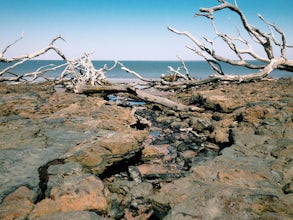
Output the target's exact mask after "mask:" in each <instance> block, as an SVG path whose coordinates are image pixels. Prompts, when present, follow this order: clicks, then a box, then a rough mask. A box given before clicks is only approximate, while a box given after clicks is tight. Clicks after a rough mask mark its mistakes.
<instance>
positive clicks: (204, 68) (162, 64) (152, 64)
mask: <svg viewBox="0 0 293 220" xmlns="http://www.w3.org/2000/svg"><path fill="white" fill-rule="evenodd" d="M120 62H121V63H123V64H124V66H126V67H127V68H129V69H131V70H133V71H135V72H137V73H139V74H140V75H142V76H143V77H145V78H148V79H159V78H160V76H161V74H168V66H172V67H173V68H174V69H177V67H181V66H182V64H181V62H180V61H120ZM62 63H64V61H62V60H30V61H27V62H25V63H23V64H21V65H20V66H17V67H16V68H14V69H13V70H11V72H13V73H16V74H23V73H29V72H33V71H35V70H36V69H38V68H40V67H42V66H46V65H49V64H54V65H60V64H62ZM93 64H94V66H95V67H96V69H99V68H101V67H103V66H104V64H107V65H108V67H111V66H112V65H113V64H114V61H93ZM185 64H186V66H187V68H188V69H189V72H190V75H191V76H192V77H195V78H196V79H203V78H207V77H208V76H210V75H212V74H214V72H213V70H212V69H211V68H210V66H209V65H208V64H207V63H206V62H205V61H185ZM8 65H11V64H7V63H1V62H0V70H1V69H4V68H5V67H7V66H8ZM222 69H223V70H224V71H225V73H226V74H240V75H244V74H249V73H254V72H257V71H258V70H251V69H247V68H242V67H236V66H232V65H228V64H225V63H223V64H222ZM62 70H63V69H59V70H56V71H54V72H50V73H46V76H47V77H57V76H59V75H60V73H61V72H62ZM182 72H184V71H183V69H182ZM106 76H107V77H108V78H109V79H134V78H136V77H135V76H133V75H131V74H129V73H126V72H125V71H123V70H121V69H120V66H117V67H116V68H115V69H113V70H112V71H110V72H107V73H106ZM271 76H272V77H274V78H280V77H287V76H292V73H290V72H287V71H280V70H275V71H274V72H272V73H271Z"/></svg>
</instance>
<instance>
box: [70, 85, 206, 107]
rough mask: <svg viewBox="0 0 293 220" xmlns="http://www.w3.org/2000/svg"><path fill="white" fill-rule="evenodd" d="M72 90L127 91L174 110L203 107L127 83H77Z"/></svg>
mask: <svg viewBox="0 0 293 220" xmlns="http://www.w3.org/2000/svg"><path fill="white" fill-rule="evenodd" d="M74 92H75V93H78V94H90V93H99V92H108V93H111V92H113V93H118V92H127V93H130V94H133V95H135V96H136V97H137V98H139V99H141V100H144V101H147V102H151V103H156V104H160V105H163V106H166V107H168V108H171V109H173V110H175V111H198V112H203V111H204V109H203V108H199V107H196V106H187V105H183V104H181V103H177V102H174V101H172V100H170V99H168V98H165V97H161V96H156V95H153V94H150V93H148V92H145V91H143V90H141V89H137V88H135V87H133V86H130V85H127V84H125V85H110V86H90V85H82V84H78V85H75V87H74Z"/></svg>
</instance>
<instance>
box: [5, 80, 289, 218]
mask: <svg viewBox="0 0 293 220" xmlns="http://www.w3.org/2000/svg"><path fill="white" fill-rule="evenodd" d="M292 88H293V79H292V78H285V79H279V80H272V81H259V82H253V83H241V84H235V83H234V84H225V83H214V84H212V85H206V86H202V87H199V88H194V89H190V90H186V91H181V92H173V93H164V94H162V95H164V96H168V97H169V98H170V99H173V100H176V101H179V102H182V103H183V104H185V105H195V106H199V107H201V108H204V109H205V111H204V112H202V113H198V112H177V111H174V110H170V109H167V108H164V107H162V106H159V105H155V104H145V105H142V106H137V107H136V115H138V116H141V117H143V118H144V119H146V120H148V121H149V122H150V123H151V126H150V127H148V126H142V125H141V124H139V122H138V121H137V119H136V117H134V115H133V114H132V107H121V106H117V105H116V103H115V102H110V101H105V100H104V99H102V98H101V97H99V96H98V95H91V96H85V95H77V94H73V93H68V92H66V91H63V89H62V88H59V87H56V86H55V87H54V85H52V84H48V83H47V84H42V83H41V84H30V85H12V84H11V85H6V84H2V85H1V88H0V93H1V98H0V108H1V111H0V112H1V113H0V114H1V115H0V121H1V126H0V137H1V138H0V151H1V154H0V161H1V166H0V170H1V177H0V201H1V204H0V218H1V219H15V218H19V219H129V220H130V219H236V218H238V219H292V218H293V211H292V210H293V183H292V180H293V140H292V137H293V124H292V119H293V114H292V112H293V91H292ZM124 104H125V103H124ZM126 106H127V103H126Z"/></svg>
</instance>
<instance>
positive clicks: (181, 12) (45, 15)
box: [0, 0, 293, 60]
mask: <svg viewBox="0 0 293 220" xmlns="http://www.w3.org/2000/svg"><path fill="white" fill-rule="evenodd" d="M230 1H232V0H230ZM233 2H234V1H232V3H233ZM217 4H219V3H218V2H217V1H216V0H0V21H1V29H0V50H1V51H2V50H3V49H4V48H5V46H6V45H8V44H10V43H12V42H13V41H14V40H16V39H17V38H19V37H20V36H21V35H22V33H23V35H24V38H23V39H22V40H21V41H20V42H18V43H17V44H16V45H14V46H13V47H11V48H10V49H9V51H8V52H7V54H6V56H7V57H10V56H16V55H21V54H25V53H32V52H35V51H38V50H40V49H41V48H43V47H45V46H46V45H47V44H48V42H50V41H51V39H53V38H54V37H55V36H56V35H58V34H61V35H62V36H63V38H64V39H65V40H66V42H63V41H58V42H56V45H57V46H58V47H59V48H60V49H61V50H62V51H63V52H64V53H65V55H66V56H67V57H68V58H71V59H73V58H77V57H80V56H82V55H83V53H84V52H88V53H89V52H92V51H94V52H93V54H92V55H91V58H92V59H93V60H177V57H176V56H177V55H178V56H180V57H181V58H182V59H184V60H198V59H200V57H198V56H197V55H196V54H194V53H193V52H192V51H190V50H188V49H186V47H185V46H186V45H189V46H193V44H192V42H191V41H190V40H188V39H186V38H185V37H184V36H179V35H176V34H174V33H172V32H170V31H169V30H167V26H171V27H173V28H176V29H178V30H181V31H186V30H187V31H189V32H190V33H192V34H193V35H194V36H195V37H197V38H199V39H201V38H202V37H203V36H207V37H208V38H209V39H214V40H215V41H216V42H217V41H218V39H217V38H215V35H214V32H213V29H212V27H211V25H210V22H209V21H208V20H207V19H205V18H203V17H195V16H194V14H195V13H196V12H198V10H199V8H201V7H210V6H214V5H217ZM238 6H239V7H240V8H241V9H242V11H243V12H244V13H245V15H246V17H247V19H248V21H249V22H250V23H251V24H253V25H254V26H257V27H260V28H261V29H262V28H263V30H266V29H265V28H266V27H265V25H263V23H262V22H261V21H260V20H259V19H258V17H257V13H260V14H262V15H263V16H264V17H265V18H266V19H267V20H268V21H270V22H273V23H275V24H278V25H279V27H280V28H281V29H282V30H283V31H284V32H285V34H286V36H287V42H288V44H291V45H293V30H292V24H291V22H292V21H293V14H292V8H293V1H292V0H238ZM215 18H216V25H217V29H218V30H220V31H221V32H227V33H231V34H234V35H235V36H236V35H237V31H236V28H235V27H234V26H237V27H239V26H241V25H240V24H239V19H238V18H237V17H236V16H235V15H233V13H231V12H229V11H228V10H225V11H223V12H222V13H217V14H216V17H215ZM239 30H240V33H241V34H242V35H243V36H245V32H244V31H243V30H241V28H240V27H239ZM246 37H247V36H246ZM217 43H218V44H217V46H216V49H217V50H218V51H219V53H220V54H225V55H227V56H231V57H233V54H229V53H228V52H227V48H226V49H225V47H224V45H223V43H222V42H220V41H219V42H217ZM256 50H257V51H259V53H262V50H261V48H258V47H256ZM287 56H288V58H290V59H292V58H293V49H291V50H288V54H287ZM39 59H59V57H58V56H56V54H55V53H53V52H50V53H47V54H46V55H44V56H42V57H40V58H39Z"/></svg>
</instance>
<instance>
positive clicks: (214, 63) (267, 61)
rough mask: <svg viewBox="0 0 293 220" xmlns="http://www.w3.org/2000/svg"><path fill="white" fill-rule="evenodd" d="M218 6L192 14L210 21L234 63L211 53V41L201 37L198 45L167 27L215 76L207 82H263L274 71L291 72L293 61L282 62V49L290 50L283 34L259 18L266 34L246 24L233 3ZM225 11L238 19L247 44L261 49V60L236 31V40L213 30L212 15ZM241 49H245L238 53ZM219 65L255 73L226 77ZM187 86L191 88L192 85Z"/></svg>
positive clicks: (284, 56)
mask: <svg viewBox="0 0 293 220" xmlns="http://www.w3.org/2000/svg"><path fill="white" fill-rule="evenodd" d="M218 2H219V3H220V4H219V5H217V6H214V7H211V8H201V9H200V10H199V13H196V16H203V17H205V18H207V19H209V20H210V21H211V25H212V27H213V30H214V32H215V35H216V36H217V37H218V38H220V39H221V40H222V42H223V43H224V44H226V45H227V46H228V48H229V49H230V50H231V51H232V52H233V53H234V55H236V57H237V58H238V59H236V60H234V59H230V58H227V57H224V56H221V55H220V54H218V53H217V52H216V51H215V49H214V41H213V40H210V39H207V38H205V37H204V38H203V39H204V42H201V41H200V40H198V39H197V38H195V37H194V36H193V35H192V34H190V33H189V32H187V31H178V30H176V29H174V28H172V27H168V29H169V30H170V31H172V32H174V33H175V34H178V35H183V36H186V37H187V38H188V39H190V40H191V41H192V42H193V43H194V44H195V47H190V46H187V48H188V49H190V50H192V51H193V52H195V53H196V54H197V55H199V56H201V57H202V58H204V59H205V60H206V61H207V63H208V64H209V65H210V66H211V68H212V69H213V70H214V71H215V73H216V74H215V75H213V76H211V77H210V78H211V80H224V81H240V82H241V81H251V80H256V79H262V78H265V77H267V76H268V75H269V74H270V73H271V72H272V71H273V70H275V69H278V70H286V71H290V72H293V60H288V59H287V58H286V49H287V48H290V47H292V46H289V45H287V42H286V37H285V34H284V32H283V31H282V30H281V29H280V28H279V27H278V26H276V25H275V24H272V23H270V22H268V21H266V20H265V19H264V18H263V16H261V15H260V14H259V15H258V17H259V18H260V19H261V21H263V22H264V24H265V25H266V26H267V27H268V30H269V32H268V33H266V32H263V31H261V30H260V29H259V28H256V27H254V26H253V25H251V24H250V23H249V22H248V20H247V19H246V17H245V15H244V13H243V12H242V11H241V10H240V9H239V8H238V6H237V2H236V0H235V1H234V2H235V4H234V5H233V4H231V3H229V2H227V1H225V0H218ZM225 9H227V10H230V11H232V12H234V13H236V14H237V15H238V16H239V18H240V21H241V23H242V26H243V28H244V29H245V31H246V32H247V33H248V35H249V36H250V38H251V40H252V41H253V42H255V43H256V44H258V45H260V46H261V47H262V48H263V50H264V52H265V56H261V55H260V54H258V53H256V52H255V51H254V49H253V47H252V45H251V43H250V41H249V40H247V39H244V38H243V37H242V36H241V34H240V32H239V31H238V36H236V37H233V36H230V35H228V34H224V33H220V32H219V31H218V30H217V28H216V25H215V19H214V13H215V12H217V11H221V10H225ZM274 32H275V33H277V34H278V35H280V41H278V40H277V38H276V37H275V34H274ZM207 45H208V46H207ZM240 45H241V46H240ZM243 46H245V47H246V49H241V48H242V47H243ZM277 49H278V50H279V51H280V55H279V57H278V56H275V54H274V50H277ZM249 58H252V59H253V60H254V61H259V63H258V64H256V63H255V62H249V61H247V60H249ZM220 62H222V63H228V64H230V65H234V66H240V67H246V68H249V69H257V70H259V72H257V73H252V74H248V75H242V76H241V75H227V74H225V73H224V71H223V69H222V68H221V64H220ZM177 84H178V83H177ZM189 84H191V85H193V83H192V82H191V83H189ZM196 84H198V82H196V83H195V85H196Z"/></svg>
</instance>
